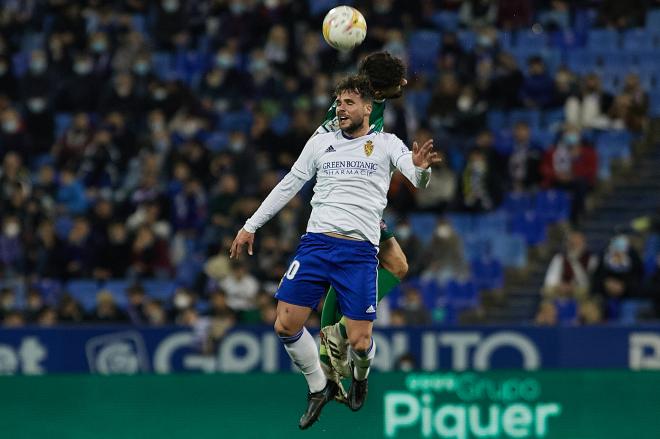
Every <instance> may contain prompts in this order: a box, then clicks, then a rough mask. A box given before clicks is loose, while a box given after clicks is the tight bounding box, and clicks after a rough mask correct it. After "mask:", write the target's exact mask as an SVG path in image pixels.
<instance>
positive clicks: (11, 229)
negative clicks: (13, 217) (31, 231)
mask: <svg viewBox="0 0 660 439" xmlns="http://www.w3.org/2000/svg"><path fill="white" fill-rule="evenodd" d="M2 232H3V233H4V235H5V236H6V237H8V238H15V237H17V236H18V234H19V233H20V232H21V226H20V225H19V224H18V223H17V222H15V221H10V222H8V223H7V224H5V227H4V229H3V231H2Z"/></svg>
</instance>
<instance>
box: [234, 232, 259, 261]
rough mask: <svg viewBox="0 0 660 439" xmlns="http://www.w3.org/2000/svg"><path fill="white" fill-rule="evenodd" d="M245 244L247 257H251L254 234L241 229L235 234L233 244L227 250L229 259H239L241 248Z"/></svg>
mask: <svg viewBox="0 0 660 439" xmlns="http://www.w3.org/2000/svg"><path fill="white" fill-rule="evenodd" d="M246 244H247V252H248V255H250V256H252V244H254V233H250V232H248V231H247V230H245V229H241V230H239V231H238V233H237V234H236V238H234V242H233V243H232V244H231V249H230V250H229V259H239V258H240V256H241V253H243V247H244V246H245V245H246Z"/></svg>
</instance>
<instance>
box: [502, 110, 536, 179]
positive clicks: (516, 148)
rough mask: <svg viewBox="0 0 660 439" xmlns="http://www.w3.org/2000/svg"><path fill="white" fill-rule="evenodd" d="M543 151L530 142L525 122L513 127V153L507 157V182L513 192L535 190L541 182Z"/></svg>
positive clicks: (528, 130) (530, 136)
mask: <svg viewBox="0 0 660 439" xmlns="http://www.w3.org/2000/svg"><path fill="white" fill-rule="evenodd" d="M542 157H543V150H542V148H541V147H539V145H537V144H536V143H535V142H533V141H532V134H531V130H530V129H529V125H528V124H527V123H526V122H522V121H520V122H516V124H515V125H514V126H513V151H512V152H511V154H510V155H509V160H508V165H509V175H508V176H509V181H510V187H511V188H512V189H513V190H514V191H521V190H522V191H525V190H530V189H534V188H536V187H537V186H538V185H539V184H540V182H541V159H542Z"/></svg>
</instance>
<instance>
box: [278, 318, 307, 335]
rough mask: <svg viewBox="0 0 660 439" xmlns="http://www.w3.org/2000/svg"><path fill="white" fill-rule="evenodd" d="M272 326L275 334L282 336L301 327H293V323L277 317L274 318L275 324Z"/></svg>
mask: <svg viewBox="0 0 660 439" xmlns="http://www.w3.org/2000/svg"><path fill="white" fill-rule="evenodd" d="M273 327H274V329H275V333H276V334H277V335H279V336H284V337H288V336H291V335H294V334H296V333H297V332H298V331H300V329H301V328H294V325H291V324H290V323H287V322H285V321H283V320H282V319H280V318H279V317H278V318H277V319H276V320H275V325H273Z"/></svg>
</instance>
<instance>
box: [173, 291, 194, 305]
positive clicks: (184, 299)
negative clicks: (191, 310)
mask: <svg viewBox="0 0 660 439" xmlns="http://www.w3.org/2000/svg"><path fill="white" fill-rule="evenodd" d="M191 303H192V300H191V299H190V296H189V295H187V294H186V293H177V295H176V296H174V306H176V307H177V308H178V309H185V308H188V307H189V306H190V304H191Z"/></svg>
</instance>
